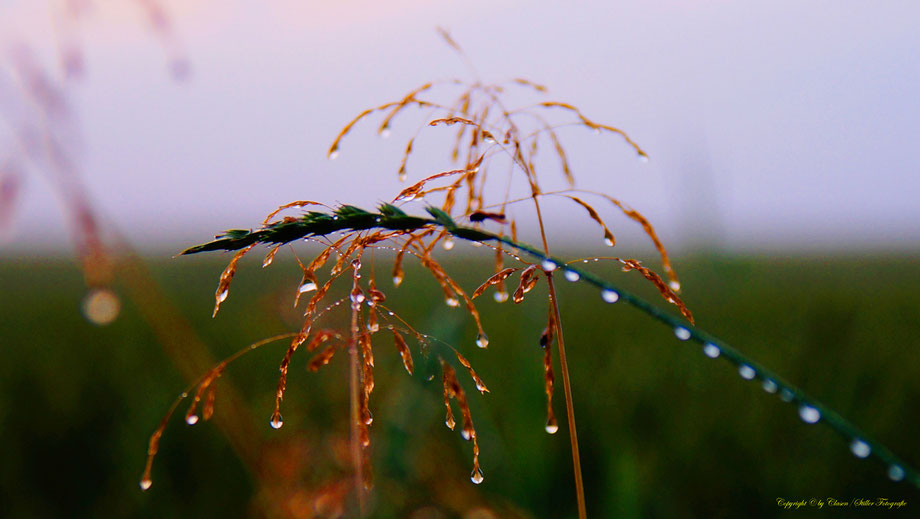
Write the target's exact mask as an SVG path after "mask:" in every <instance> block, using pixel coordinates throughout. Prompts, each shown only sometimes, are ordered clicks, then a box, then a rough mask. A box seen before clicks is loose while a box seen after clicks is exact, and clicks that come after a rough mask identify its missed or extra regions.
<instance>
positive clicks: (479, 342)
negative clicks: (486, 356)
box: [476, 333, 489, 348]
mask: <svg viewBox="0 0 920 519" xmlns="http://www.w3.org/2000/svg"><path fill="white" fill-rule="evenodd" d="M488 345H489V338H488V337H487V336H486V334H484V333H480V334H479V336H478V337H476V346H479V347H480V348H485V347H487V346H488Z"/></svg>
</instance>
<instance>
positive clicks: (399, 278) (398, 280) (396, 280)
mask: <svg viewBox="0 0 920 519" xmlns="http://www.w3.org/2000/svg"><path fill="white" fill-rule="evenodd" d="M402 282H403V277H402V276H393V286H394V287H398V286H399V285H400V284H401V283H402Z"/></svg>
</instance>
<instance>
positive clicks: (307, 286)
mask: <svg viewBox="0 0 920 519" xmlns="http://www.w3.org/2000/svg"><path fill="white" fill-rule="evenodd" d="M314 290H316V283H314V282H312V281H307V282H306V283H304V284H302V285H300V287H299V288H298V289H297V293H298V294H303V293H306V292H312V291H314Z"/></svg>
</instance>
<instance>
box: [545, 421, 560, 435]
mask: <svg viewBox="0 0 920 519" xmlns="http://www.w3.org/2000/svg"><path fill="white" fill-rule="evenodd" d="M546 432H548V433H549V434H556V433H557V432H559V422H557V421H556V419H555V418H551V419H549V420H547V421H546Z"/></svg>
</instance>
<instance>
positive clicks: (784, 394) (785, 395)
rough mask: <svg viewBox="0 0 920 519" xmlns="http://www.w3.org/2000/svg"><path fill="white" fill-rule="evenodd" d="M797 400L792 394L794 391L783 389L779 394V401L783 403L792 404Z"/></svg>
mask: <svg viewBox="0 0 920 519" xmlns="http://www.w3.org/2000/svg"><path fill="white" fill-rule="evenodd" d="M793 398H795V395H793V394H792V391H789V390H788V389H783V390H782V391H780V392H779V399H780V400H782V401H783V402H792V399H793Z"/></svg>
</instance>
